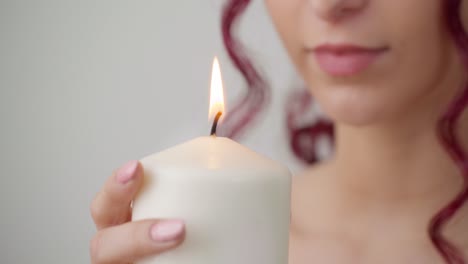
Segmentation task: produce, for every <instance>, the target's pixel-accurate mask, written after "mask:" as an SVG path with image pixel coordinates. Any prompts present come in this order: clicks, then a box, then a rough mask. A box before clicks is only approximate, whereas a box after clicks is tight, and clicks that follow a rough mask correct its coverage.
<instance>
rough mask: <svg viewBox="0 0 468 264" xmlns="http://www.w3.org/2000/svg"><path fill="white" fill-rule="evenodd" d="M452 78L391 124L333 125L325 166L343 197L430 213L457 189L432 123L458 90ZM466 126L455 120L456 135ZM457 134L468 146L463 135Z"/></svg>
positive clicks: (452, 165) (463, 120)
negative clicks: (330, 153)
mask: <svg viewBox="0 0 468 264" xmlns="http://www.w3.org/2000/svg"><path fill="white" fill-rule="evenodd" d="M452 72H456V71H452ZM455 77H456V76H453V75H450V76H449V75H446V76H445V78H444V80H442V81H441V83H440V84H439V85H443V86H445V87H437V88H436V89H434V91H441V92H440V93H439V94H436V92H435V93H434V94H432V95H428V96H427V98H425V100H424V102H422V103H421V105H420V106H413V107H412V108H411V114H408V113H406V114H404V115H401V116H404V118H399V119H398V120H397V121H395V120H394V121H388V122H385V123H379V124H374V125H371V126H364V127H356V126H348V125H345V124H336V128H335V129H336V132H335V135H336V149H335V156H334V158H333V159H332V161H331V163H332V164H334V166H333V167H334V168H335V169H336V170H337V171H336V175H339V176H338V177H337V180H338V183H339V186H341V187H342V190H341V191H342V192H343V193H344V195H348V196H349V197H353V198H358V199H360V202H362V201H367V202H369V203H378V205H379V206H381V205H382V204H383V203H387V204H391V205H395V204H401V205H402V206H411V205H412V204H414V205H417V206H418V207H420V206H422V204H421V203H425V204H426V205H427V206H428V207H427V208H428V209H429V210H430V211H431V212H432V213H433V210H435V209H436V208H437V209H440V207H441V206H443V205H445V204H446V203H447V202H448V201H449V200H450V199H451V198H453V197H454V196H455V194H456V193H457V192H458V191H459V190H460V188H461V186H462V177H461V173H460V171H459V169H458V168H457V166H456V164H455V163H454V162H453V161H452V159H451V158H450V156H449V155H448V153H447V152H446V150H445V149H444V148H443V147H442V145H441V144H440V142H439V140H438V138H437V134H436V124H437V120H438V119H439V117H440V116H441V114H442V113H443V112H444V111H445V109H446V107H447V105H448V104H450V103H451V102H452V100H453V98H454V96H455V95H456V93H457V90H456V89H455V88H459V85H457V83H459V80H460V78H455ZM454 80H455V81H456V82H454ZM452 87H455V88H452ZM444 88H446V89H444ZM448 91H453V92H448ZM441 98H443V99H442V100H441ZM407 112H408V111H407ZM466 121H468V119H467V118H466V117H462V118H461V119H460V122H459V125H460V126H459V129H460V130H462V131H467V130H466V126H468V122H466ZM458 135H459V136H462V138H460V140H461V142H465V143H466V142H468V137H467V133H458ZM464 147H465V148H466V144H465V146H464ZM350 200H352V199H350Z"/></svg>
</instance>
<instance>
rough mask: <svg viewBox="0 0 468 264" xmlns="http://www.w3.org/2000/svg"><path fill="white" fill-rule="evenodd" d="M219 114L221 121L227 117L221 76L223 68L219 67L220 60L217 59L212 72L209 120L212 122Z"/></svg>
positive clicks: (214, 61)
mask: <svg viewBox="0 0 468 264" xmlns="http://www.w3.org/2000/svg"><path fill="white" fill-rule="evenodd" d="M219 112H221V113H222V115H221V118H220V120H222V119H223V117H224V115H225V110H224V91H223V79H222V76H221V68H220V66H219V61H218V58H217V57H215V58H214V60H213V69H212V72H211V92H210V109H209V113H208V118H209V119H210V120H212V119H213V118H214V117H215V116H216V114H218V113H219Z"/></svg>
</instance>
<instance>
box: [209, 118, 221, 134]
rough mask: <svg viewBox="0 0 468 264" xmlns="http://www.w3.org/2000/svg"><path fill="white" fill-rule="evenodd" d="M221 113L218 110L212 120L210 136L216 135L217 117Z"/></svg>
mask: <svg viewBox="0 0 468 264" xmlns="http://www.w3.org/2000/svg"><path fill="white" fill-rule="evenodd" d="M222 114H223V113H221V112H218V113H217V114H216V117H215V119H214V121H213V126H212V127H211V135H212V136H216V129H217V128H218V121H219V118H220V117H221V115H222Z"/></svg>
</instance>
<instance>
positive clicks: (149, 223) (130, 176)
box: [90, 161, 185, 264]
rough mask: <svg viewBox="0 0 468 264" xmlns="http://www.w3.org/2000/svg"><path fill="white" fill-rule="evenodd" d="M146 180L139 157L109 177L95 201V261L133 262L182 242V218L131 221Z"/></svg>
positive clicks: (92, 245) (109, 263)
mask: <svg viewBox="0 0 468 264" xmlns="http://www.w3.org/2000/svg"><path fill="white" fill-rule="evenodd" d="M142 180H143V168H142V166H141V164H140V163H139V162H138V161H131V162H128V163H127V164H126V165H124V166H122V167H121V168H120V169H118V170H117V171H115V172H114V173H113V175H112V176H111V177H110V178H109V179H108V180H107V181H106V183H105V185H104V187H103V188H102V189H101V191H100V192H99V193H98V194H97V195H96V197H95V198H94V200H93V202H92V204H91V216H92V217H93V220H94V223H95V224H96V228H97V230H98V231H97V233H96V234H95V236H94V238H93V239H92V240H91V243H90V254H91V263H93V264H104V263H106V264H119V263H132V262H134V261H136V260H139V259H141V258H143V257H146V256H150V255H155V254H159V253H161V252H164V251H167V250H169V249H172V248H174V247H176V246H178V245H179V244H181V243H182V241H183V240H184V237H185V225H184V222H183V221H182V220H178V219H173V220H170V219H166V220H163V219H147V220H142V221H137V222H130V220H131V214H132V210H131V207H130V204H131V202H132V200H133V198H134V197H135V194H136V193H137V191H138V189H139V188H140V186H141V184H142V182H143V181H142Z"/></svg>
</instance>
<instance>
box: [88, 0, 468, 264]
mask: <svg viewBox="0 0 468 264" xmlns="http://www.w3.org/2000/svg"><path fill="white" fill-rule="evenodd" d="M440 2H441V0H412V1H408V0H308V1H307V0H287V1H285V0H265V4H266V7H267V10H268V12H269V14H270V16H271V18H272V22H273V24H274V26H275V28H276V30H277V31H278V34H279V37H280V39H281V40H282V42H283V44H284V47H285V49H286V50H287V52H288V54H289V56H290V58H291V61H292V62H293V63H294V65H295V66H296V68H297V70H298V72H299V73H300V74H301V75H302V77H303V78H304V80H305V81H306V83H307V84H308V87H309V89H310V92H311V93H312V94H313V96H314V98H315V99H316V101H317V102H318V103H319V105H320V107H321V108H322V110H323V111H324V112H325V113H326V114H327V115H328V116H329V117H330V118H331V119H332V120H333V121H334V122H335V126H336V127H335V129H336V146H335V155H334V156H333V158H331V159H330V160H329V161H327V162H324V163H321V164H319V165H315V166H312V167H309V168H307V169H306V170H304V172H302V173H301V174H300V175H297V176H296V177H293V190H292V204H291V206H292V218H291V230H290V260H289V264H306V263H307V264H309V263H332V264H344V263H360V264H366V263H369V264H370V263H373V264H375V263H379V264H386V263H389V264H390V263H392V264H393V263H411V264H413V263H425V264H431V263H445V262H444V261H443V260H442V258H441V257H440V256H439V254H438V253H437V251H436V250H435V249H434V247H433V246H432V244H431V242H430V240H429V237H428V234H427V226H428V223H429V221H430V219H431V218H432V216H433V215H434V214H435V212H437V211H438V210H439V209H440V208H441V207H442V206H443V205H445V204H446V203H447V202H448V201H449V200H450V199H451V198H452V197H453V196H454V194H455V193H456V192H457V191H459V190H460V188H461V186H462V180H461V177H460V172H459V170H458V169H457V168H456V167H455V164H454V163H453V162H452V161H451V160H450V158H449V156H448V155H447V153H446V152H445V151H444V150H443V149H442V148H441V146H440V144H439V143H438V141H437V138H436V135H435V129H434V128H435V125H436V124H435V123H436V120H437V119H438V117H439V116H440V115H441V113H442V112H443V110H444V109H445V107H446V106H447V105H448V104H449V103H450V101H451V100H452V98H453V97H454V95H455V94H456V92H457V89H458V88H459V87H460V84H461V83H462V81H463V78H464V77H465V76H466V75H465V73H464V69H463V67H462V66H461V64H460V61H459V57H458V53H457V50H456V48H455V47H454V44H453V42H452V40H451V39H450V37H449V36H448V33H447V32H446V30H445V28H444V26H443V22H442V21H441V19H440V18H439V17H440V16H439V15H440V12H441V10H440ZM465 13H466V14H465ZM462 15H463V18H464V20H467V21H468V19H466V18H467V17H468V9H467V8H465V3H464V6H463V8H462ZM465 24H466V23H465ZM337 42H338V43H342V42H346V43H353V44H357V45H360V46H368V47H386V48H387V52H385V53H384V54H383V55H382V56H381V57H380V58H379V59H378V60H377V61H375V62H374V63H373V64H372V65H371V66H370V67H368V68H367V69H366V70H365V71H363V72H360V73H359V74H355V75H353V76H346V77H337V76H331V75H329V74H327V73H325V72H324V71H322V70H321V69H320V68H319V66H318V64H317V62H316V61H315V60H314V57H313V56H312V55H311V53H310V52H308V51H307V50H308V49H310V48H312V47H314V46H315V45H319V44H324V43H337ZM459 129H460V130H459V131H461V132H460V133H459V135H460V137H461V141H462V144H463V146H464V147H465V148H467V147H468V136H467V135H468V133H467V132H468V115H466V114H465V115H464V116H463V117H462V119H461V123H460V127H459ZM133 165H134V167H135V168H134V170H129V169H128V164H127V166H124V167H125V168H124V167H123V168H121V169H119V170H117V171H116V172H115V173H114V175H112V176H111V177H110V178H109V179H108V181H107V182H106V184H105V185H104V187H103V189H102V190H101V191H100V192H99V193H98V195H97V196H96V198H95V199H94V201H93V203H92V205H91V215H92V217H93V219H94V221H95V223H96V226H97V229H98V231H97V233H96V235H95V237H94V238H93V239H92V241H91V243H90V246H91V249H90V251H91V261H92V263H94V264H102V263H113V264H116V263H132V262H134V261H136V260H138V259H141V258H143V257H145V256H149V255H157V254H159V253H161V252H164V251H167V250H170V249H172V248H174V247H176V246H178V245H180V244H181V243H182V242H183V240H184V237H185V230H184V229H181V230H179V232H178V233H175V234H173V236H172V239H171V240H168V241H165V242H157V241H155V240H153V239H151V237H150V235H149V234H150V233H151V232H150V230H151V227H153V226H154V224H157V223H159V222H160V221H161V220H159V219H150V220H145V221H142V222H129V220H130V215H131V208H130V203H131V200H132V199H133V197H134V195H135V193H136V192H137V191H138V189H139V186H140V185H141V179H142V168H141V165H140V164H139V163H138V162H136V161H134V162H133ZM122 177H124V178H125V177H126V178H128V179H129V180H128V181H126V182H124V183H123V182H122V181H121V180H119V179H121V178H122ZM467 229H468V208H467V206H464V207H463V208H462V210H460V211H459V213H458V214H457V215H456V217H455V218H454V219H453V221H451V222H450V224H449V225H448V226H447V227H446V228H445V229H444V233H443V234H444V235H445V236H446V237H448V238H449V239H450V241H452V242H453V243H454V244H455V245H457V246H458V247H459V249H460V250H461V251H463V252H464V253H465V255H466V257H468V236H467V235H466V234H467V233H466V230H467Z"/></svg>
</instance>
